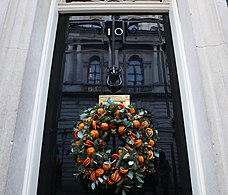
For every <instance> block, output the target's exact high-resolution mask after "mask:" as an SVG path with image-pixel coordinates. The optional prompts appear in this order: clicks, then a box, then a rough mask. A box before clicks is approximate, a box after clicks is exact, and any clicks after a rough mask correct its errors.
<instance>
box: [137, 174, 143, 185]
mask: <svg viewBox="0 0 228 195" xmlns="http://www.w3.org/2000/svg"><path fill="white" fill-rule="evenodd" d="M136 179H137V180H138V182H139V183H141V184H143V183H144V181H143V180H142V179H141V178H140V177H139V176H137V177H136Z"/></svg>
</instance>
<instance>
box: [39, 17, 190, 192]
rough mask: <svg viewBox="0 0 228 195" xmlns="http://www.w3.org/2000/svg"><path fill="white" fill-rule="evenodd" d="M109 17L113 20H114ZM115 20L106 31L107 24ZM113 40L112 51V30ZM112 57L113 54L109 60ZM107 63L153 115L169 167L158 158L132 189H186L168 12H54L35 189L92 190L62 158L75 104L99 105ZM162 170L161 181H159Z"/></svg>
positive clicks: (75, 117) (133, 98) (65, 157)
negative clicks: (57, 14)
mask: <svg viewBox="0 0 228 195" xmlns="http://www.w3.org/2000/svg"><path fill="white" fill-rule="evenodd" d="M113 20H115V21H114V22H113ZM113 23H114V24H115V27H114V29H113V26H112V24H113ZM113 31H114V36H115V46H114V49H112V48H113V47H112V44H111V43H112V37H111V36H110V35H111V32H113ZM113 59H114V60H113ZM113 61H114V62H115V64H116V65H117V66H119V67H121V69H122V76H123V86H122V88H121V90H120V91H118V92H117V93H116V94H129V95H130V96H131V103H132V104H135V106H136V107H139V108H145V109H147V110H149V111H150V112H151V113H152V114H153V115H155V116H156V118H155V120H154V123H155V124H156V128H157V129H158V130H159V137H160V140H159V141H158V144H157V147H159V148H161V150H162V151H163V152H162V153H163V154H162V155H164V154H165V156H166V159H167V160H168V163H169V167H170V170H164V169H169V168H164V167H163V166H162V163H161V161H160V160H159V158H157V160H156V161H157V166H156V170H157V172H156V174H154V175H153V176H151V177H148V178H147V179H146V182H145V184H144V186H143V189H142V190H140V191H135V192H134V193H135V194H137V193H138V194H139V193H140V194H145V195H146V194H156V195H160V194H175V195H176V194H180V195H182V194H191V181H190V175H189V165H188V157H187V149H186V141H185V132H184V125H183V116H182V109H181V101H180V94H179V86H178V78H177V73H176V66H175V58H174V53H173V47H172V39H171V33H170V26H169V19H168V16H167V15H115V16H113V15H81V16H65V15H60V19H59V24H58V32H57V38H56V44H55V52H54V58H53V65H52V73H51V81H50V86H49V96H48V105H47V111H46V120H45V130H44V139H43V147H42V157H41V166H40V175H39V184H38V194H40V195H46V194H47V195H49V194H56V195H68V194H69V195H71V194H79V195H80V194H82V195H83V194H102V192H96V193H95V192H91V191H88V190H87V187H86V186H84V185H83V181H82V180H81V178H80V177H78V176H77V175H76V176H75V175H74V173H75V169H74V161H73V159H72V158H71V157H70V156H69V153H70V145H71V140H72V139H73V136H72V128H73V123H74V121H78V120H79V113H80V110H84V109H87V108H89V107H93V106H94V105H95V104H97V103H98V95H100V94H107V95H109V94H110V95H111V94H112V93H111V92H110V91H109V90H108V89H107V87H106V75H107V68H108V67H110V66H112V63H113ZM164 175H165V179H164Z"/></svg>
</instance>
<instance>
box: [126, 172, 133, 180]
mask: <svg viewBox="0 0 228 195" xmlns="http://www.w3.org/2000/svg"><path fill="white" fill-rule="evenodd" d="M127 176H128V177H129V178H130V179H133V172H132V171H128V173H127Z"/></svg>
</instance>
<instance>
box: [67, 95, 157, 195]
mask: <svg viewBox="0 0 228 195" xmlns="http://www.w3.org/2000/svg"><path fill="white" fill-rule="evenodd" d="M150 117H151V115H150V114H149V113H148V111H147V110H144V109H136V108H135V107H133V106H131V105H129V106H126V107H125V106H124V105H123V104H121V103H120V104H117V103H114V102H113V101H112V100H111V99H109V100H108V102H107V104H105V105H103V104H100V105H96V106H95V107H94V108H90V109H87V110H85V111H84V112H83V113H82V114H81V115H80V121H79V122H77V123H76V124H75V125H74V130H73V135H74V138H75V140H73V141H72V148H71V154H72V155H73V156H74V159H75V162H76V163H75V164H76V169H77V171H78V172H79V173H81V174H82V175H83V178H84V179H87V180H88V185H89V187H90V188H91V189H93V190H94V189H95V188H96V186H100V187H102V188H104V189H110V188H113V189H115V192H116V193H118V192H119V191H120V190H121V191H122V194H126V192H127V191H129V190H130V189H132V188H133V187H134V186H135V187H137V188H141V187H142V185H143V183H144V177H145V175H146V174H150V173H153V172H154V162H153V159H154V158H155V157H154V156H155V155H156V153H157V149H156V148H155V147H154V144H155V142H156V141H157V139H158V132H157V130H156V129H155V127H154V126H153V124H152V123H151V121H150V120H149V118H150ZM113 136H118V138H119V139H120V140H121V141H122V143H123V145H122V146H119V147H118V149H117V151H113V152H112V150H111V149H110V148H108V141H109V140H110V138H111V137H113Z"/></svg>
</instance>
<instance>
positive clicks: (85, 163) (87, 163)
mask: <svg viewBox="0 0 228 195" xmlns="http://www.w3.org/2000/svg"><path fill="white" fill-rule="evenodd" d="M89 163H90V158H86V159H85V160H84V161H83V163H82V164H83V165H85V166H87V165H89Z"/></svg>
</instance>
